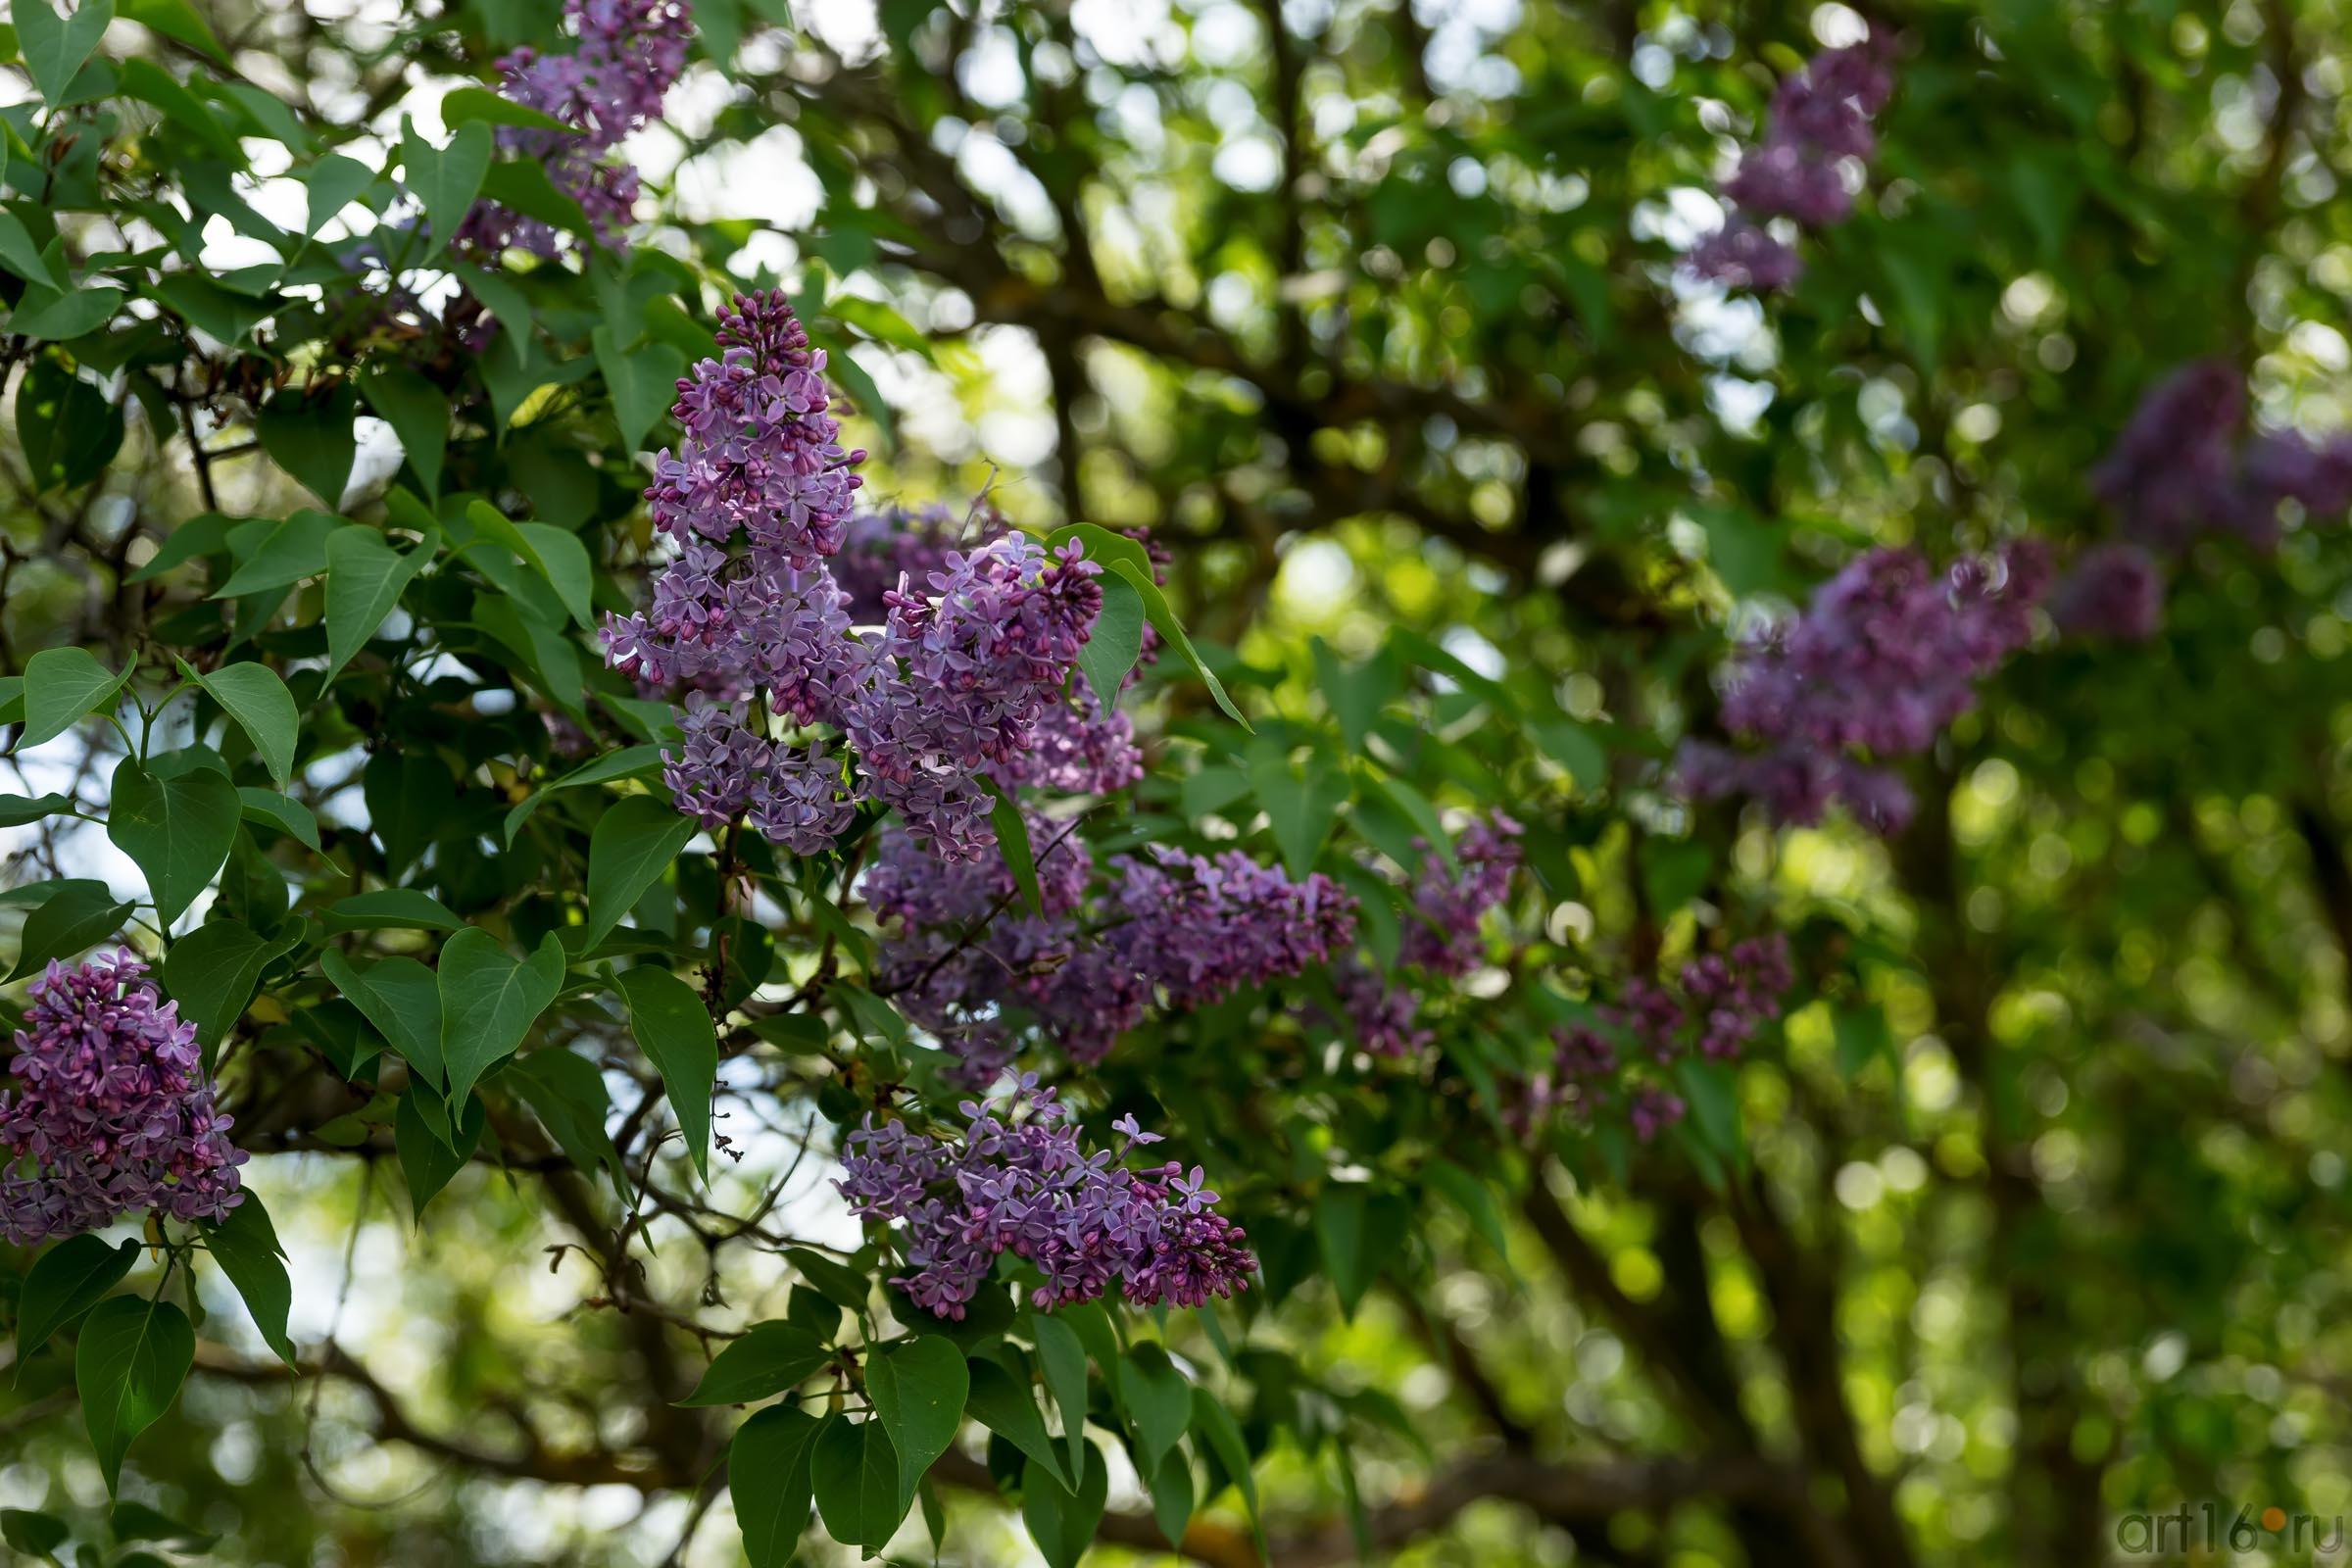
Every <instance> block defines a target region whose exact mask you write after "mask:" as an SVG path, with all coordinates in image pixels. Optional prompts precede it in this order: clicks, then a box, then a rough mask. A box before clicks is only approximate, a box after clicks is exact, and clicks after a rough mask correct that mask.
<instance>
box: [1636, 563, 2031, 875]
mask: <svg viewBox="0 0 2352 1568" xmlns="http://www.w3.org/2000/svg"><path fill="white" fill-rule="evenodd" d="M2048 578H2049V565H2048V557H2047V553H2046V552H2045V551H2044V549H2043V548H2042V546H2041V545H2040V544H2039V543H2038V542H2037V541H2034V540H2030V539H2027V540H2019V541H2016V542H2014V543H2012V544H2009V545H2006V546H2003V547H2002V548H2001V549H2000V550H1999V551H1997V552H1995V553H1994V554H1991V555H1988V556H1982V557H1971V558H1966V559H1963V560H1962V561H1960V562H1959V563H1957V564H1954V565H1953V566H1952V568H1951V569H1950V570H1949V571H1948V572H1945V573H1942V574H1938V573H1937V572H1936V570H1935V568H1934V567H1932V566H1931V565H1930V564H1928V561H1927V559H1926V558H1925V557H1924V556H1922V555H1920V554H1919V553H1918V552H1917V551H1915V550H1893V549H1881V550H1873V551H1870V552H1868V553H1867V554H1865V555H1862V556H1858V557H1856V558H1855V559H1854V560H1853V561H1852V562H1850V563H1848V564H1847V565H1846V566H1845V567H1844V569H1843V570H1841V571H1839V572H1838V575H1837V576H1835V577H1833V578H1831V579H1830V581H1829V582H1827V583H1825V584H1823V585H1822V587H1821V588H1820V589H1819V590H1818V591H1817V592H1816V593H1815V594H1814V596H1813V602H1812V604H1811V605H1810V606H1808V607H1807V609H1806V610H1805V612H1804V613H1802V614H1801V615H1798V616H1796V617H1795V618H1794V619H1793V620H1790V621H1787V622H1784V623H1782V624H1780V625H1777V626H1775V627H1773V628H1772V629H1771V630H1770V631H1769V632H1768V633H1767V634H1766V635H1765V636H1763V637H1762V638H1761V639H1759V640H1758V641H1756V642H1754V643H1751V644H1750V645H1749V646H1748V647H1746V648H1745V649H1743V650H1741V652H1740V655H1739V656H1738V657H1737V659H1736V660H1735V661H1734V663H1733V665H1732V669H1731V673H1730V677H1729V679H1728V681H1727V683H1726V690H1725V693H1724V699H1723V712H1722V720H1723V725H1724V728H1726V729H1727V730H1730V731H1732V732H1733V733H1734V734H1736V735H1740V736H1742V737H1745V738H1746V739H1747V740H1749V741H1750V742H1752V743H1754V744H1753V746H1752V748H1750V749H1745V750H1742V749H1738V748H1734V747H1728V746H1722V745H1717V744H1714V743H1710V742H1703V741H1687V742H1685V743H1684V747H1683V750H1682V753H1681V755H1680V756H1679V758H1678V759H1677V761H1676V770H1677V773H1678V774H1679V776H1680V779H1681V782H1682V785H1683V787H1684V788H1685V789H1687V790H1688V791H1690V792H1691V794H1692V795H1694V796H1697V797H1699V798H1701V799H1720V798H1724V797H1728V796H1735V795H1748V796H1753V797H1755V798H1757V799H1758V800H1761V801H1762V802H1763V803H1764V805H1765V808H1766V809H1767V810H1768V811H1769V812H1770V813H1771V815H1772V817H1773V819H1774V820H1775V821H1778V822H1785V823H1809V822H1815V821H1819V820H1820V819H1821V816H1822V814H1823V813H1824V812H1825V811H1826V810H1827V809H1829V807H1830V806H1831V805H1832V804H1833V803H1839V804H1842V805H1843V806H1844V807H1845V808H1846V809H1847V810H1849V811H1850V812H1852V813H1853V814H1854V815H1855V816H1856V817H1857V818H1859V819H1860V820H1862V821H1863V822H1865V823H1867V824H1869V825H1870V826H1872V827H1874V828H1877V829H1879V830H1880V831H1883V832H1893V831H1896V830H1898V829H1899V828H1900V827H1901V826H1902V825H1903V823H1905V822H1906V821H1908V820H1909V819H1910V814H1911V806H1912V803H1911V795H1910V791H1909V790H1908V789H1907V788H1906V787H1905V786H1904V784H1903V782H1902V780H1901V779H1900V778H1899V777H1898V776H1896V774H1895V773H1894V772H1893V771H1892V770H1891V769H1889V768H1887V766H1885V765H1884V764H1885V763H1886V761H1887V760H1888V759H1891V758H1896V757H1906V756H1911V755H1914V754H1916V753H1919V752H1924V751H1926V750H1927V749H1928V747H1929V746H1930V745H1931V744H1932V743H1933V742H1934V741H1935V739H1936V736H1937V735H1938V734H1940V733H1941V732H1942V731H1943V729H1944V727H1945V726H1946V725H1948V724H1950V723H1951V721H1952V720H1953V719H1955V718H1957V717H1958V716H1959V715H1960V714H1961V713H1963V712H1965V711H1967V710H1968V709H1969V708H1970V707H1971V706H1972V705H1973V704H1974V703H1975V701H1976V683H1977V682H1978V681H1979V680H1980V679H1982V678H1983V677H1984V676H1985V675H1987V674H1989V673H1991V672H1992V671H1993V670H1994V669H1995V668H1997V667H1998V666H1999V665H2000V664H2001V663H2002V662H2004V661H2005V660H2006V659H2007V658H2008V657H2009V655H2011V654H2012V653H2014V652H2016V651H2017V650H2018V649H2019V648H2021V647H2023V646H2024V645H2025V644H2026V642H2027V641H2028V640H2029V638H2030V637H2031V636H2032V634H2033V614H2032V612H2033V608H2034V605H2035V604H2036V603H2037V602H2038V601H2039V600H2040V599H2041V598H2042V597H2043V596H2044V594H2045V593H2046V592H2047V591H2048V586H2049V583H2048Z"/></svg>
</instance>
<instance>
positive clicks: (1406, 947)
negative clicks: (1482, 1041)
mask: <svg viewBox="0 0 2352 1568" xmlns="http://www.w3.org/2000/svg"><path fill="white" fill-rule="evenodd" d="M1524 831H1525V829H1523V828H1522V827H1521V826H1520V825H1519V824H1518V823H1517V822H1516V821H1513V820H1512V819H1511V818H1510V817H1509V816H1507V815H1505V814H1504V813H1503V812H1501V811H1490V812H1489V813H1487V814H1486V815H1485V816H1482V817H1478V818H1475V819H1473V820H1472V821H1471V822H1470V823H1469V825H1468V826H1466V827H1464V828H1463V829H1462V831H1461V833H1460V834H1459V835H1458V836H1457V837H1456V838H1455V840H1454V843H1453V858H1454V868H1453V869H1448V868H1447V866H1446V861H1445V858H1443V857H1441V856H1438V855H1435V854H1432V853H1430V849H1429V846H1428V845H1427V844H1426V843H1422V842H1421V841H1419V840H1415V841H1414V842H1415V843H1416V844H1417V845H1419V847H1420V849H1421V852H1422V856H1421V868H1420V870H1419V871H1418V872H1417V873H1416V874H1415V876H1414V878H1413V885H1412V903H1413V907H1412V917H1411V918H1410V919H1407V920H1406V921H1404V923H1403V930H1402V932H1401V933H1400V934H1399V936H1398V939H1397V963H1398V964H1400V965H1403V966H1407V967H1410V968H1413V969H1417V970H1420V971H1421V972H1422V973H1423V974H1425V975H1443V976H1446V977H1448V978H1453V979H1459V978H1460V977H1461V976H1463V975H1466V974H1468V973H1469V972H1470V971H1471V970H1473V969H1475V968H1477V967H1478V966H1479V964H1480V963H1481V962H1482V961H1483V960H1484V959H1485V956H1486V943H1485V939H1484V938H1483V937H1482V936H1481V934H1480V930H1479V927H1480V923H1481V922H1482V921H1483V920H1485V918H1486V914H1487V911H1488V910H1489V909H1492V908H1494V907H1495V906H1496V905H1498V904H1500V903H1502V901H1503V900H1504V899H1505V898H1507V897H1509V896H1510V891H1511V879H1512V878H1513V877H1514V876H1516V875H1517V874H1518V871H1519V865H1520V860H1521V856H1520V852H1519V842H1518V841H1519V836H1520V834H1521V833H1522V832H1524ZM1332 984H1333V988H1334V989H1335V990H1336V991H1337V992H1338V994H1339V998H1340V1003H1341V1005H1342V1006H1343V1007H1345V1008H1346V1009H1347V1012H1348V1021H1349V1022H1350V1023H1351V1024H1353V1025H1354V1028H1355V1037H1356V1040H1357V1043H1358V1044H1360V1045H1362V1047H1363V1048H1364V1049H1365V1050H1366V1051H1369V1052H1371V1053H1373V1054H1375V1055H1382V1056H1405V1055H1410V1054H1413V1053H1415V1052H1417V1051H1419V1050H1421V1049H1422V1048H1424V1047H1425V1046H1427V1045H1428V1044H1429V1043H1430V1041H1431V1039H1432V1038H1433V1037H1432V1035H1431V1033H1430V1031H1429V1030H1427V1029H1425V1028H1423V1027H1421V1023H1420V1011H1421V1008H1420V999H1419V995H1418V993H1417V992H1416V991H1415V990H1414V988H1413V987H1412V986H1410V985H1409V984H1407V983H1405V982H1404V981H1402V980H1401V979H1398V978H1383V977H1382V976H1381V975H1379V974H1377V973H1375V972H1374V971H1373V970H1372V968H1371V966H1370V965H1369V964H1367V963H1366V962H1365V961H1364V960H1362V959H1361V958H1358V957H1354V956H1350V957H1348V959H1347V961H1346V962H1344V963H1342V964H1340V965H1339V967H1338V968H1337V970H1336V971H1335V972H1334V974H1333V976H1332Z"/></svg>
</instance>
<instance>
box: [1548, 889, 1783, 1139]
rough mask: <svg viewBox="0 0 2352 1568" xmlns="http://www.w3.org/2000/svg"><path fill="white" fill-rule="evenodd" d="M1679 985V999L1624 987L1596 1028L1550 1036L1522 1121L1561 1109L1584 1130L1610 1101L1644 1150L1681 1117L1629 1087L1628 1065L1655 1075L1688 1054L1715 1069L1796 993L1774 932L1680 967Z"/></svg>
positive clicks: (1676, 1106)
mask: <svg viewBox="0 0 2352 1568" xmlns="http://www.w3.org/2000/svg"><path fill="white" fill-rule="evenodd" d="M1678 978H1679V980H1680V995H1677V994H1676V992H1674V991H1670V990H1668V989H1667V988H1666V987H1665V986H1662V985H1659V984H1657V983H1656V982H1654V981H1651V980H1646V979H1642V978H1639V977H1637V978H1635V979H1632V980H1628V981H1627V982H1626V983H1625V986H1624V989H1623V990H1622V991H1621V992H1620V993H1619V995H1618V999H1617V1001H1616V1002H1614V1003H1612V1004H1610V1005H1606V1006H1603V1007H1602V1008H1601V1009H1600V1027H1599V1028H1597V1029H1595V1028H1592V1027H1588V1026H1585V1025H1575V1026H1572V1027H1569V1028H1564V1029H1560V1030H1558V1031H1556V1032H1555V1033H1554V1034H1553V1036H1552V1045H1553V1051H1552V1060H1551V1070H1550V1072H1549V1073H1548V1074H1545V1075H1542V1076H1540V1077H1538V1079H1537V1080H1536V1082H1535V1083H1534V1084H1533V1085H1532V1086H1531V1087H1530V1091H1529V1105H1528V1107H1527V1109H1528V1112H1529V1113H1530V1114H1531V1115H1532V1114H1541V1113H1543V1112H1546V1111H1548V1110H1550V1109H1552V1108H1553V1107H1554V1106H1565V1107H1566V1108H1568V1109H1569V1110H1570V1112H1571V1113H1572V1114H1574V1115H1576V1116H1578V1117H1579V1118H1580V1119H1587V1120H1589V1119H1590V1118H1591V1117H1592V1116H1593V1114H1595V1113H1596V1112H1597V1111H1598V1110H1599V1109H1600V1108H1601V1107H1603V1106H1604V1105H1606V1104H1609V1103H1612V1102H1613V1101H1614V1103H1620V1104H1621V1105H1622V1108H1623V1110H1624V1112H1625V1116H1626V1119H1627V1121H1628V1122H1629V1123H1630V1124H1631V1125H1632V1127H1633V1130H1634V1136H1635V1137H1637V1138H1639V1139H1640V1140H1641V1141H1642V1143H1645V1144H1646V1143H1648V1142H1649V1141H1650V1140H1651V1139H1653V1138H1655V1137H1656V1136H1657V1135H1658V1134H1659V1133H1660V1132H1662V1131H1664V1130H1665V1129H1666V1128H1668V1127H1671V1126H1673V1125H1674V1124H1675V1123H1676V1122H1678V1121H1680V1120H1682V1118H1683V1113H1684V1110H1685V1108H1686V1107H1685V1106H1684V1104H1683V1102H1682V1099H1681V1097H1680V1096H1678V1095H1676V1094H1674V1093H1673V1092H1672V1091H1671V1090H1669V1089H1666V1088H1665V1087H1663V1086H1662V1085H1660V1084H1656V1083H1653V1082H1651V1081H1649V1079H1648V1078H1647V1077H1646V1075H1645V1076H1642V1077H1640V1078H1632V1077H1629V1076H1628V1075H1627V1074H1626V1073H1625V1071H1624V1069H1625V1067H1626V1066H1627V1061H1628V1057H1629V1056H1630V1057H1632V1058H1634V1059H1636V1060H1642V1061H1645V1062H1646V1063H1648V1064H1652V1065H1655V1066H1658V1067H1665V1066H1670V1065H1672V1064H1673V1063H1674V1062H1675V1061H1677V1060H1678V1059H1680V1058H1681V1057H1683V1056H1684V1055H1687V1054H1691V1052H1696V1053H1697V1054H1699V1055H1701V1056H1706V1057H1711V1058H1714V1059H1716V1060H1728V1059H1730V1058H1732V1057H1736V1056H1738V1055H1739V1054H1740V1053H1741V1052H1742V1051H1744V1050H1746V1049H1747V1046H1748V1043H1749V1042H1750V1041H1752V1040H1753V1039H1754V1038H1755V1037H1756V1033H1757V1031H1758V1030H1760V1029H1762V1028H1763V1026H1764V1025H1765V1024H1766V1023H1767V1022H1770V1021H1772V1020H1774V1019H1777V1018H1779V1017H1780V1016H1781V999H1782V998H1783V997H1785V996H1786V995H1787V994H1788V992H1789V987H1790V986H1792V985H1794V984H1795V983H1796V976H1795V974H1794V972H1793V971H1792V970H1791V969H1790V967H1789V942H1788V939H1787V938H1786V937H1784V936H1782V935H1780V934H1779V933H1778V932H1775V933H1774V934H1773V935H1771V936H1767V937H1751V938H1749V939H1748V940H1747V941H1744V942H1740V943H1736V944H1734V945H1733V947H1732V948H1731V950H1730V951H1729V952H1728V953H1722V954H1712V953H1710V954H1702V955H1700V956H1697V957H1695V958H1692V959H1691V960H1690V961H1689V962H1688V963H1686V964H1684V965H1683V968H1682V973H1681V975H1680V976H1679V977H1678Z"/></svg>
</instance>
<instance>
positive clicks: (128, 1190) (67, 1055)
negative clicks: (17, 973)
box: [0, 951, 246, 1247]
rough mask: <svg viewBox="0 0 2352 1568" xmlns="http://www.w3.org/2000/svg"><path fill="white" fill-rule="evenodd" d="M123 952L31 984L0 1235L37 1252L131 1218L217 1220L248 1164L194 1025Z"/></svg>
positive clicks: (8, 1133) (1, 1194)
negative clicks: (233, 1137)
mask: <svg viewBox="0 0 2352 1568" xmlns="http://www.w3.org/2000/svg"><path fill="white" fill-rule="evenodd" d="M146 972H147V966H146V964H144V963H142V962H140V961H139V959H138V958H137V957H136V956H133V955H132V954H130V953H129V952H127V951H123V952H118V953H116V954H115V955H114V956H112V957H108V956H104V955H101V956H96V957H93V958H90V959H89V960H87V961H86V962H83V963H81V964H78V965H76V966H75V967H73V968H71V969H69V968H67V967H66V966H65V965H64V964H62V963H60V962H57V961H55V960H52V961H51V962H50V964H49V967H48V970H47V971H46V972H45V973H44V974H43V975H42V976H41V978H39V979H38V980H35V981H34V982H33V983H32V988H31V991H30V993H29V995H30V999H31V1003H32V1005H31V1006H29V1007H27V1008H26V1009H25V1022H24V1027H23V1028H21V1029H19V1030H18V1031H17V1033H16V1047H17V1054H16V1056H15V1058H14V1059H13V1060H12V1061H11V1062H10V1063H9V1072H10V1074H11V1075H12V1076H13V1077H14V1078H15V1079H16V1081H17V1085H18V1087H17V1088H16V1089H14V1090H11V1091H0V1149H5V1150H6V1151H7V1153H8V1160H7V1163H6V1164H5V1165H0V1236H5V1237H6V1238H7V1239H8V1240H9V1241H10V1242H11V1243H13V1244H15V1245H17V1246H20V1247H22V1246H28V1245H30V1244H32V1243H35V1242H40V1241H43V1240H46V1239H48V1238H50V1237H53V1236H73V1235H77V1234H79V1233H80V1232H83V1231H91V1230H96V1229H98V1228H99V1227H101V1226H104V1225H110V1224H112V1223H113V1222H114V1221H116V1220H118V1219H121V1218H123V1216H124V1215H126V1214H137V1213H153V1214H159V1215H165V1216H168V1217H170V1218H172V1219H177V1220H198V1219H219V1218H221V1216H222V1215H224V1214H226V1213H227V1212H228V1211H229V1210H230V1209H232V1208H234V1207H236V1205H237V1204H238V1202H239V1201H241V1200H242V1199H243V1198H244V1192H243V1189H242V1178H241V1176H240V1175H239V1172H238V1169H237V1167H238V1166H239V1165H242V1164H243V1163H244V1162H245V1157H246V1155H245V1152H244V1151H243V1150H241V1149H239V1148H237V1147H236V1146H235V1145H234V1144H231V1143H230V1142H229V1139H228V1128H229V1125H230V1120H231V1119H230V1118H229V1117H228V1116H226V1115H224V1114H222V1113H221V1111H220V1110H219V1109H218V1108H217V1107H216V1106H215V1104H214V1103H213V1085H212V1082H211V1080H210V1079H209V1078H207V1077H206V1076H205V1074H204V1072H203V1065H202V1064H203V1057H202V1055H201V1054H200V1053H199V1052H198V1050H197V1046H196V1026H195V1025H194V1024H192V1023H187V1022H183V1021H182V1020H181V1018H180V1016H179V1004H177V1003H176V1002H165V1001H164V1000H163V999H162V998H161V997H160V996H159V995H158V994H157V992H156V989H155V987H154V986H153V985H152V984H150V983H149V982H148V981H147V980H145V979H144V978H143V976H144V975H145V974H146Z"/></svg>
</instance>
